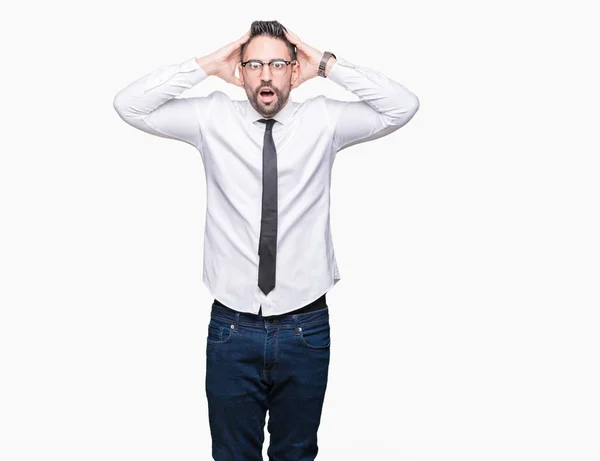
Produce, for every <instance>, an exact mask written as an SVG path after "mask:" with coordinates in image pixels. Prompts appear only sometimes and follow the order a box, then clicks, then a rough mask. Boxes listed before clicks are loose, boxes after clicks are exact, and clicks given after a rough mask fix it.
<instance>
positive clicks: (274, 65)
mask: <svg viewBox="0 0 600 461" xmlns="http://www.w3.org/2000/svg"><path fill="white" fill-rule="evenodd" d="M292 62H296V60H293V61H286V60H285V59H273V60H272V61H269V62H262V61H258V60H257V59H250V60H249V61H246V62H243V63H242V67H243V68H244V69H246V71H247V72H248V73H250V74H257V75H260V74H262V71H263V64H268V65H269V69H270V70H271V72H273V73H274V74H285V71H286V70H287V66H288V65H289V64H290V63H292Z"/></svg>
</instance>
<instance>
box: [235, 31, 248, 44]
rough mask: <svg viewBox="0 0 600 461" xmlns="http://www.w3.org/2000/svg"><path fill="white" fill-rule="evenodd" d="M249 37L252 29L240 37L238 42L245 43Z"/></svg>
mask: <svg viewBox="0 0 600 461" xmlns="http://www.w3.org/2000/svg"><path fill="white" fill-rule="evenodd" d="M249 38H250V31H248V32H246V33H245V34H244V35H242V36H241V37H240V39H239V40H238V43H239V44H240V45H243V44H244V43H246V42H247V41H248V39H249Z"/></svg>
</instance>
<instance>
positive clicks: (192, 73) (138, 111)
mask: <svg viewBox="0 0 600 461" xmlns="http://www.w3.org/2000/svg"><path fill="white" fill-rule="evenodd" d="M206 77H208V74H207V73H206V72H205V71H204V69H203V68H202V67H200V65H199V64H198V62H197V61H196V58H192V59H189V60H186V61H184V62H182V63H180V64H175V65H170V66H166V67H161V68H159V69H157V70H155V71H154V72H152V73H150V74H148V75H145V76H143V77H142V78H139V79H137V80H135V81H134V82H132V83H130V84H129V85H128V86H126V87H125V88H124V89H122V90H121V91H119V92H118V93H117V95H116V96H115V99H114V101H113V106H114V108H115V110H116V111H117V113H118V114H119V116H120V117H121V118H122V119H123V120H124V121H125V122H126V123H128V124H129V125H131V126H133V127H134V128H137V129H138V130H142V131H145V132H146V133H150V134H153V135H156V136H161V137H164V138H172V139H178V140H180V141H184V142H186V143H188V144H191V145H193V146H196V147H197V146H199V145H200V140H201V138H200V129H199V120H200V117H201V116H202V114H200V113H199V112H201V111H203V110H206V107H207V106H208V104H209V102H210V98H211V96H210V95H209V96H204V97H195V98H177V96H178V95H179V94H180V93H182V92H183V91H185V90H187V89H189V88H191V87H192V86H194V85H195V84H197V83H199V82H201V81H202V80H204V79H205V78H206Z"/></svg>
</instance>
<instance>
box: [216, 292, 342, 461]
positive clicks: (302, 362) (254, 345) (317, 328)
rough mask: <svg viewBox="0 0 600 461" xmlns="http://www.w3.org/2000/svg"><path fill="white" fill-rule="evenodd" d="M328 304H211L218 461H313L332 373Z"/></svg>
mask: <svg viewBox="0 0 600 461" xmlns="http://www.w3.org/2000/svg"><path fill="white" fill-rule="evenodd" d="M329 353H330V329H329V308H328V307H325V308H323V309H319V310H316V311H313V312H306V313H301V314H293V313H291V314H283V315H279V316H270V317H263V316H262V315H260V314H259V315H256V314H250V313H245V312H236V311H233V310H231V309H228V308H226V307H222V306H219V305H216V304H214V303H213V305H212V310H211V315H210V321H209V325H208V337H207V339H206V396H207V399H208V414H209V423H210V431H211V437H212V456H213V458H214V460H215V461H262V460H263V458H262V447H263V442H264V438H265V433H264V426H265V416H266V412H267V410H268V411H269V423H268V426H267V429H268V431H269V434H270V444H269V447H268V450H267V454H268V456H269V461H314V459H315V457H316V456H317V451H318V447H317V430H318V428H319V423H320V420H321V410H322V408H323V400H324V398H325V389H326V387H327V375H328V370H329Z"/></svg>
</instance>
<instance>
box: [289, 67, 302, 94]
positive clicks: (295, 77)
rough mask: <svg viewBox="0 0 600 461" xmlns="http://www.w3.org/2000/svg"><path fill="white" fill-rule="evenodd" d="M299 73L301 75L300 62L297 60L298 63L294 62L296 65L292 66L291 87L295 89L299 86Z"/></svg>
mask: <svg viewBox="0 0 600 461" xmlns="http://www.w3.org/2000/svg"><path fill="white" fill-rule="evenodd" d="M299 75H300V62H299V61H296V63H295V64H294V67H293V68H292V76H291V78H290V83H291V84H292V85H291V88H290V89H294V88H297V87H298V85H297V83H299V82H298V77H299Z"/></svg>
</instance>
